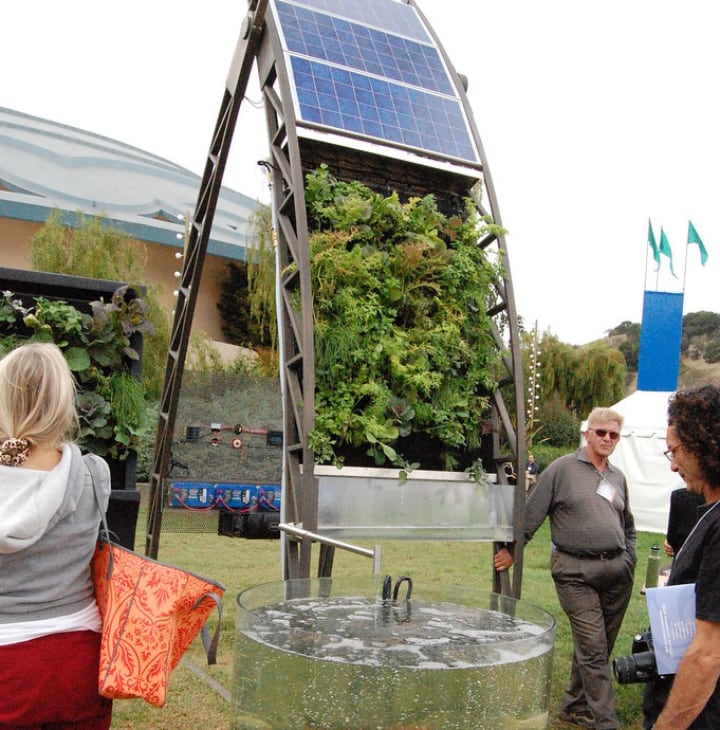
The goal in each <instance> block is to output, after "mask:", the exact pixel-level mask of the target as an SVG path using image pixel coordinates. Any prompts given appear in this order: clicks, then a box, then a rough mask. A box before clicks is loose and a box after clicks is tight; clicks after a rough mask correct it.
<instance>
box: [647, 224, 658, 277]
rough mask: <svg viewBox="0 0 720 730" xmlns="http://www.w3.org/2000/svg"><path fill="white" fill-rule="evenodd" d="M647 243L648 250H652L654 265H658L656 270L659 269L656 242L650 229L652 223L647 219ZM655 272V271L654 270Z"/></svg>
mask: <svg viewBox="0 0 720 730" xmlns="http://www.w3.org/2000/svg"><path fill="white" fill-rule="evenodd" d="M648 243H649V244H650V248H651V249H652V254H653V258H654V259H655V263H656V264H657V265H658V269H659V268H660V251H658V245H657V241H656V240H655V233H654V232H653V229H652V221H651V220H650V219H649V218H648ZM656 271H657V269H656Z"/></svg>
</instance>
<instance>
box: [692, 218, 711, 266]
mask: <svg viewBox="0 0 720 730" xmlns="http://www.w3.org/2000/svg"><path fill="white" fill-rule="evenodd" d="M687 242H688V245H690V244H691V243H697V245H698V248H699V249H700V263H701V264H702V265H703V266H705V262H706V261H707V260H708V252H707V250H706V249H705V244H704V243H703V242H702V239H701V238H700V236H698V232H697V231H696V230H695V226H694V225H693V224H692V221H688V240H687Z"/></svg>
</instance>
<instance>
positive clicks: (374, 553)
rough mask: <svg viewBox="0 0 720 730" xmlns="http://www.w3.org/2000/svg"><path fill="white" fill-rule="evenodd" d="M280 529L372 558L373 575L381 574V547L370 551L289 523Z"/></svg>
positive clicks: (282, 524) (280, 526) (279, 526)
mask: <svg viewBox="0 0 720 730" xmlns="http://www.w3.org/2000/svg"><path fill="white" fill-rule="evenodd" d="M278 528H279V529H280V530H282V531H283V532H287V533H289V534H291V535H294V536H295V537H300V538H308V539H310V540H312V541H313V542H320V543H323V544H324V545H331V546H332V547H336V548H340V549H341V550H347V551H349V552H351V553H357V554H358V555H364V556H365V557H367V558H372V559H373V574H375V575H379V574H380V555H381V547H380V545H376V546H375V549H374V550H370V549H369V548H363V547H360V546H359V545H351V544H350V543H348V542H341V541H340V540H334V539H333V538H332V537H324V536H323V535H318V534H317V533H316V532H310V530H305V529H303V528H302V527H297V526H296V525H293V524H291V523H289V522H281V523H280V524H279V525H278Z"/></svg>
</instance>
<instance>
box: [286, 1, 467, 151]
mask: <svg viewBox="0 0 720 730" xmlns="http://www.w3.org/2000/svg"><path fill="white" fill-rule="evenodd" d="M275 7H276V9H277V16H278V19H279V22H280V27H281V30H282V35H283V42H284V45H285V47H286V50H287V52H288V54H289V57H290V67H291V70H292V75H293V77H294V82H295V92H296V98H297V103H298V117H299V120H300V121H301V122H302V121H304V122H307V123H313V124H318V125H321V126H327V127H331V128H333V129H336V130H341V131H344V132H350V133H355V134H359V135H364V136H367V137H373V138H378V139H379V140H382V141H385V142H390V143H393V144H399V145H403V146H405V147H410V148H413V149H419V150H422V151H425V152H433V153H438V154H440V155H443V156H449V157H453V158H459V159H462V160H469V161H472V162H477V161H478V155H477V150H476V148H475V144H474V142H473V139H472V136H471V134H470V132H469V128H468V124H467V121H466V119H465V115H464V111H463V107H462V103H461V99H460V96H459V94H458V92H457V90H456V89H455V88H454V85H453V83H452V79H451V77H450V75H449V74H448V71H447V69H446V68H445V65H444V62H443V60H442V56H441V54H440V51H439V49H438V48H437V47H435V46H434V45H430V43H429V41H428V42H423V43H420V42H418V41H417V40H416V39H414V38H409V37H408V33H407V28H412V27H413V23H412V22H410V16H409V15H408V14H407V13H408V12H410V13H411V15H412V18H413V19H414V20H415V21H417V23H420V20H419V18H418V16H417V15H416V14H415V11H414V10H413V8H412V7H411V6H409V5H404V4H401V3H396V2H394V0H369V1H368V2H367V3H366V2H362V3H358V2H355V0H289V1H288V0H276V3H275ZM398 7H399V8H400V9H399V10H398ZM363 9H364V10H366V11H367V12H366V13H365V15H366V16H367V18H366V20H367V22H368V25H362V24H360V23H359V22H357V20H359V19H360V18H361V17H362V13H360V10H363ZM341 15H342V16H344V17H339V16H341ZM348 18H350V19H348ZM398 18H402V19H403V22H402V24H398ZM370 22H375V23H383V22H385V23H387V24H388V26H389V27H370V25H369V23H370ZM420 26H421V27H422V24H420ZM422 35H423V37H424V39H429V36H428V35H427V33H425V32H424V30H423V34H422ZM415 36H416V37H420V34H418V33H415Z"/></svg>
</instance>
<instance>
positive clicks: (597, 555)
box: [558, 547, 625, 560]
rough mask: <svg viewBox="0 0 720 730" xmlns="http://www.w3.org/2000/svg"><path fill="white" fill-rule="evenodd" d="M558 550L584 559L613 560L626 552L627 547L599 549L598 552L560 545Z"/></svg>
mask: <svg viewBox="0 0 720 730" xmlns="http://www.w3.org/2000/svg"><path fill="white" fill-rule="evenodd" d="M558 550H559V551H560V552H561V553H565V554H566V555H572V556H573V557H574V558H581V559H584V560H613V559H614V558H617V557H618V556H619V555H622V554H623V553H624V552H625V548H617V549H616V550H599V551H597V552H593V551H588V550H586V551H583V550H566V549H565V548H560V547H559V548H558Z"/></svg>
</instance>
